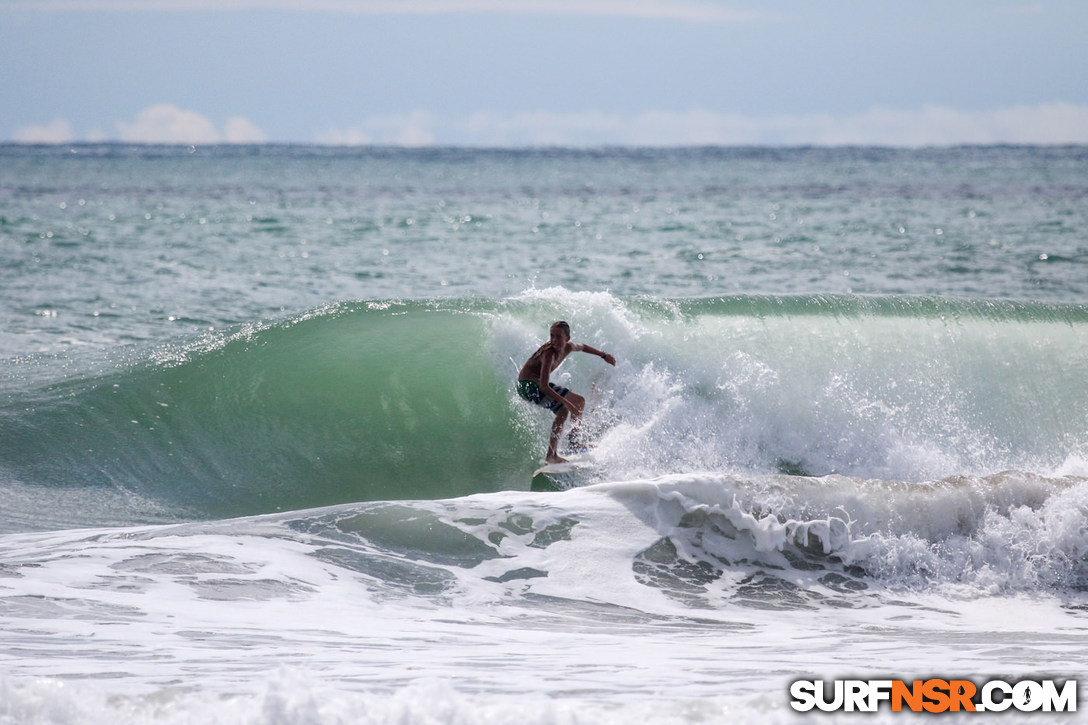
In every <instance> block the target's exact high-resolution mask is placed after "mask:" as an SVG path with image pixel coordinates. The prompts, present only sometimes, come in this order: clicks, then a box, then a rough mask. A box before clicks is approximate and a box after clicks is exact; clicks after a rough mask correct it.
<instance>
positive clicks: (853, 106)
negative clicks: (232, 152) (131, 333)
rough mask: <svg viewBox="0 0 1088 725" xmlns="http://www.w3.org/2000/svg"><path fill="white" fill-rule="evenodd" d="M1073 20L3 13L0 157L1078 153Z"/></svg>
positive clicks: (764, 6)
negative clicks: (197, 149) (684, 149)
mask: <svg viewBox="0 0 1088 725" xmlns="http://www.w3.org/2000/svg"><path fill="white" fill-rule="evenodd" d="M1086 28H1088V2H1085V0H1037V1H1034V2H1030V1H1028V2H1025V1H1022V0H1008V1H1007V2H1006V1H1004V0H909V1H906V0H903V1H893V0H819V1H817V0H759V1H756V0H724V1H720V2H719V1H717V0H0V142H20V143H71V142H98V141H120V142H135V143H181V144H208V143H259V142H274V143H321V144H344V145H366V144H388V145H403V146H427V145H457V146H516V147H521V146H554V145H563V146H607V145H637V146H679V145H704V144H720V145H807V144H815V145H844V144H877V145H891V146H908V147H916V146H926V145H948V144H963V143H977V144H989V143H1038V144H1061V143H1088V36H1086V34H1085V29H1086Z"/></svg>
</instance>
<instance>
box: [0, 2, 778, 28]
mask: <svg viewBox="0 0 1088 725" xmlns="http://www.w3.org/2000/svg"><path fill="white" fill-rule="evenodd" d="M3 7H5V8H7V9H17V10H37V11H43V12H71V11H79V12H102V11H106V12H179V11H222V10H227V11H239V10H281V11H299V12H307V13H329V14H340V15H460V14H490V15H560V16H583V17H624V18H641V19H646V20H679V21H684V22H693V23H702V22H714V23H739V22H750V21H757V20H767V19H772V18H774V17H778V16H775V15H772V14H769V13H762V12H752V11H747V10H738V9H733V8H730V7H727V6H724V5H722V4H721V3H718V2H711V1H710V0H14V1H13V2H7V3H5V5H4V6H3Z"/></svg>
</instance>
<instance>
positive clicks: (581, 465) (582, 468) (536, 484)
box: [531, 453, 599, 491]
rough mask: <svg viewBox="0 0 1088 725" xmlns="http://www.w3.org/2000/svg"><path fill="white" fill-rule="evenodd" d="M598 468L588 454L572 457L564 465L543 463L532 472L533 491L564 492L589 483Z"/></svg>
mask: <svg viewBox="0 0 1088 725" xmlns="http://www.w3.org/2000/svg"><path fill="white" fill-rule="evenodd" d="M598 469H599V466H598V465H597V463H596V461H594V460H593V457H592V456H591V455H590V454H588V453H580V454H578V455H577V456H572V457H570V458H569V459H567V461H565V462H564V463H544V464H543V465H542V466H541V467H540V468H538V469H536V471H534V472H533V483H532V487H531V488H532V490H533V491H565V490H567V489H568V488H575V487H577V486H583V485H585V484H586V483H589V482H590V481H591V480H592V479H593V477H594V475H595V474H596V473H597V471H598Z"/></svg>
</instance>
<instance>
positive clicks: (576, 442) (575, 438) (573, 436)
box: [563, 393, 586, 449]
mask: <svg viewBox="0 0 1088 725" xmlns="http://www.w3.org/2000/svg"><path fill="white" fill-rule="evenodd" d="M563 397H564V398H566V399H567V400H569V401H570V402H571V403H573V404H574V409H575V412H574V413H573V415H572V420H571V425H570V434H569V435H568V437H567V440H569V441H570V445H571V448H578V449H581V448H584V447H585V444H584V443H583V442H582V439H581V433H582V411H583V410H585V407H586V399H585V398H583V397H582V396H581V395H579V394H578V393H567V394H566V395H564V396H563Z"/></svg>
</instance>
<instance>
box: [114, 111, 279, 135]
mask: <svg viewBox="0 0 1088 725" xmlns="http://www.w3.org/2000/svg"><path fill="white" fill-rule="evenodd" d="M117 133H118V138H119V139H120V140H121V141H124V142H126V143H162V144H215V143H261V142H264V141H267V140H268V139H267V136H266V135H265V133H264V132H263V131H261V129H259V128H258V127H257V126H256V125H254V124H253V123H252V122H250V121H248V120H247V119H245V118H240V117H235V118H231V119H230V120H228V121H227V124H226V126H225V127H224V129H223V131H220V130H219V129H218V128H216V126H215V124H214V123H212V122H211V121H210V120H209V119H208V118H206V117H205V116H202V115H201V114H199V113H197V112H196V111H187V110H184V109H181V108H178V107H177V106H174V105H171V104H169V103H160V104H158V105H155V106H149V107H148V108H145V109H144V110H142V111H140V112H139V113H138V114H137V115H136V120H135V121H134V122H132V123H125V122H118V123H117Z"/></svg>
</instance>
